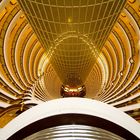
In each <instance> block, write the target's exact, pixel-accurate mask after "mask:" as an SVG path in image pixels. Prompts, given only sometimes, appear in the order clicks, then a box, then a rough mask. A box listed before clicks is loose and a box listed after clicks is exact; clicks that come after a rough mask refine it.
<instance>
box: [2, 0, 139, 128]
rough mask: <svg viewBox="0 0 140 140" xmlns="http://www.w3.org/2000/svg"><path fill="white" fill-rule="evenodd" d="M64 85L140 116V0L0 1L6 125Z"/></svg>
mask: <svg viewBox="0 0 140 140" xmlns="http://www.w3.org/2000/svg"><path fill="white" fill-rule="evenodd" d="M19 4H20V6H19ZM21 8H22V10H23V11H24V12H23V11H22V10H21ZM44 13H45V14H44ZM62 85H69V86H83V85H85V87H86V95H85V96H84V97H85V98H91V99H95V100H99V101H102V102H105V103H108V104H110V105H112V106H115V107H117V108H119V109H121V110H123V111H125V112H126V113H128V114H130V115H131V116H132V117H134V118H135V119H136V120H138V121H139V120H140V1H139V0H126V2H125V1H124V0H80V1H75V0H19V3H18V2H17V1H16V0H1V1H0V127H3V126H4V125H5V124H6V123H8V122H9V121H10V120H11V119H13V118H15V117H16V116H17V115H18V114H20V113H21V112H22V111H24V110H26V109H28V108H30V107H32V106H33V105H36V104H39V103H41V102H44V101H48V100H52V99H56V98H62V96H61V94H60V89H61V87H62ZM1 122H2V123H1Z"/></svg>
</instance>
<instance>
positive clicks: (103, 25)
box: [18, 0, 126, 86]
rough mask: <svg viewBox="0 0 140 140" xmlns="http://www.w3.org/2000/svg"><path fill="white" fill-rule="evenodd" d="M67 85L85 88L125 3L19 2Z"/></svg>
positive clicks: (89, 0) (108, 0)
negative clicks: (84, 85)
mask: <svg viewBox="0 0 140 140" xmlns="http://www.w3.org/2000/svg"><path fill="white" fill-rule="evenodd" d="M18 2H19V4H20V6H21V8H22V9H23V11H24V13H25V14H26V17H27V19H28V21H29V22H30V24H31V26H32V28H33V30H34V32H35V33H36V35H37V37H38V39H39V41H40V42H41V44H42V46H43V47H44V48H45V49H46V53H47V55H48V58H50V62H51V63H52V65H53V67H54V69H55V71H56V72H57V74H58V76H59V78H60V79H61V81H62V83H63V84H64V85H70V86H77V85H78V86H79V85H83V84H84V82H85V80H86V78H87V76H88V74H89V72H90V70H91V69H92V67H93V64H94V63H95V61H96V59H97V57H98V56H99V53H100V50H101V48H102V47H103V45H104V43H105V41H106V39H107V37H108V35H109V33H110V31H111V29H112V27H113V26H114V23H115V22H116V19H117V18H118V16H119V14H120V12H121V10H122V8H123V6H124V4H125V2H126V0H81V1H76V0H36V1H35V0H18Z"/></svg>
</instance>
